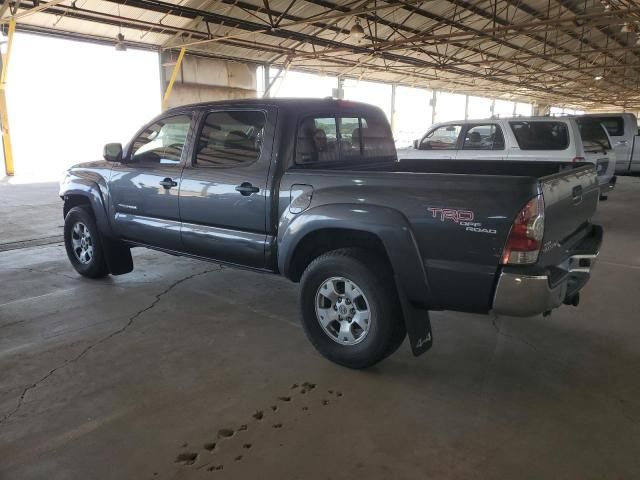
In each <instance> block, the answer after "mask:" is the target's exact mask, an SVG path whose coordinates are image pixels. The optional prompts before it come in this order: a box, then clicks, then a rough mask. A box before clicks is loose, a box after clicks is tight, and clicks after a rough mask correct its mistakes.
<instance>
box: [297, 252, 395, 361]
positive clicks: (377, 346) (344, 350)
mask: <svg viewBox="0 0 640 480" xmlns="http://www.w3.org/2000/svg"><path fill="white" fill-rule="evenodd" d="M300 307H301V309H302V322H303V326H304V329H305V332H306V333H307V336H308V337H309V340H310V341H311V343H312V344H313V345H314V346H315V348H316V349H317V350H318V351H319V352H320V353H321V354H322V355H324V356H325V357H326V358H328V359H329V360H331V361H333V362H335V363H338V364H340V365H343V366H346V367H350V368H366V367H369V366H372V365H374V364H376V363H378V362H379V361H381V360H383V359H384V358H385V357H387V356H388V355H391V354H392V353H393V352H394V351H395V350H397V348H398V347H399V346H400V344H401V343H402V341H403V340H404V337H405V336H406V331H405V327H404V323H403V321H402V310H401V307H400V302H399V301H398V295H397V292H396V288H395V284H394V282H393V274H392V272H391V269H390V268H389V267H388V265H387V264H386V262H383V261H381V260H379V259H378V258H377V257H376V256H375V255H373V254H369V253H367V252H365V251H363V250H359V249H341V250H334V251H332V252H328V253H326V254H324V255H321V256H320V257H318V258H316V259H315V260H314V261H313V262H311V264H310V265H309V266H308V267H307V269H306V270H305V272H304V274H303V276H302V279H301V289H300Z"/></svg>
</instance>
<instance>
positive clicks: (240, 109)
mask: <svg viewBox="0 0 640 480" xmlns="http://www.w3.org/2000/svg"><path fill="white" fill-rule="evenodd" d="M598 194H599V188H598V179H597V175H596V170H595V167H594V165H592V164H590V163H575V162H573V163H572V162H540V161H532V162H522V161H518V162H511V161H489V160H487V161H465V160H460V161H449V160H439V161H432V162H424V161H422V160H420V159H417V160H412V159H405V160H402V161H398V159H397V155H396V150H395V147H394V141H393V136H392V134H391V129H390V127H389V124H388V122H387V119H386V117H385V115H384V113H383V112H382V111H381V110H380V109H378V108H377V107H373V106H371V105H367V104H362V103H354V102H346V101H342V100H333V99H324V100H319V99H304V100H300V99H297V100H294V99H255V100H239V101H228V102H215V103H202V104H196V105H187V106H183V107H179V108H175V109H172V110H169V111H166V112H164V113H162V114H161V115H160V116H158V117H157V118H155V119H153V120H152V121H151V122H149V124H147V125H145V126H144V127H143V128H141V129H140V131H138V132H137V133H136V134H135V135H134V136H133V138H132V139H131V141H130V142H128V143H127V144H126V145H124V146H122V145H121V144H107V145H106V146H105V148H104V160H101V161H95V162H89V163H83V164H79V165H76V166H74V167H72V168H70V169H69V170H68V171H67V172H66V174H65V176H64V178H63V180H62V182H61V186H60V197H61V198H62V200H63V201H64V206H63V215H64V219H65V227H64V235H65V246H66V251H67V255H68V257H69V260H70V262H71V264H72V265H73V267H74V268H75V269H76V270H77V271H78V272H79V273H80V274H81V275H84V276H86V277H90V278H99V277H103V276H105V275H109V274H112V275H120V274H125V273H128V272H130V271H131V270H132V269H133V257H132V255H131V248H132V247H147V248H152V249H156V250H160V251H162V252H166V253H170V254H173V255H185V256H188V257H192V258H197V259H201V260H205V261H211V262H217V263H223V264H227V265H232V266H238V267H242V268H248V269H251V270H254V271H256V272H263V273H270V274H279V275H284V276H285V277H286V278H288V279H290V280H291V281H292V282H299V283H300V288H299V292H300V294H299V301H300V314H301V315H300V316H301V321H302V324H303V326H304V328H305V331H306V333H307V336H308V338H309V339H310V341H311V343H312V344H313V345H314V346H315V347H316V348H317V350H318V351H319V352H320V353H321V354H323V355H324V356H325V357H327V358H328V359H330V360H332V361H334V362H336V363H339V364H341V365H345V366H347V367H351V368H363V367H367V366H370V365H373V364H375V363H376V362H379V361H380V360H382V359H384V358H385V357H387V356H388V355H390V354H392V353H393V352H394V351H395V350H396V349H397V348H398V347H399V346H400V345H401V344H402V342H403V340H404V339H405V338H406V337H407V335H408V337H409V340H410V344H411V348H412V350H413V352H414V354H416V355H418V354H420V353H422V352H424V351H426V350H427V349H428V348H429V347H430V346H431V345H432V342H433V336H432V332H431V326H430V322H429V311H431V310H457V311H463V312H474V313H479V314H487V313H489V312H491V311H493V312H494V313H495V314H500V315H513V316H535V315H538V314H541V313H546V312H549V311H551V310H552V309H554V308H556V307H558V306H560V305H562V304H563V303H564V304H573V305H575V304H577V301H578V296H579V292H580V290H581V288H582V287H583V286H584V285H585V283H586V282H587V280H588V279H589V276H590V271H591V267H592V266H593V263H594V261H595V259H596V256H597V254H598V250H599V248H600V243H601V241H602V229H601V228H600V227H599V226H596V225H593V224H592V223H591V221H590V219H591V217H592V215H593V214H594V212H595V210H596V206H597V204H598ZM264 281H265V282H268V281H269V277H268V276H265V278H264ZM212 315H215V314H212Z"/></svg>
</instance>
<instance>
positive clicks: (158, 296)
mask: <svg viewBox="0 0 640 480" xmlns="http://www.w3.org/2000/svg"><path fill="white" fill-rule="evenodd" d="M222 269H223V267H222V266H218V268H212V269H210V270H204V271H202V272H198V273H193V274H191V275H188V276H186V277H183V278H181V279H179V280H176V281H175V282H173V283H172V284H171V285H169V286H168V287H167V288H165V289H164V290H163V291H162V292H160V293H158V294H156V298H155V299H154V300H153V302H151V303H150V304H149V305H147V306H146V307H145V308H143V309H142V310H138V311H137V312H136V313H134V314H133V315H131V316H130V317H129V319H128V321H127V323H125V324H124V326H122V327H120V328H119V329H117V330H115V331H113V332H111V333H110V334H109V335H106V336H104V337H102V338H100V339H99V340H97V341H96V342H94V343H92V344H90V345H88V346H87V347H85V348H84V349H83V350H82V351H81V352H80V353H79V354H77V355H76V356H75V357H73V358H70V359H69V360H66V361H65V362H64V363H62V364H61V365H58V366H57V367H55V368H54V369H52V370H50V371H49V372H48V373H47V374H46V375H44V376H43V377H41V378H40V379H38V380H36V381H35V382H33V383H32V384H30V385H28V386H27V387H25V388H24V389H23V390H22V393H21V394H20V396H19V397H18V401H17V403H16V406H15V407H14V408H13V410H11V411H10V412H8V413H7V414H5V415H4V417H2V419H0V424H2V423H4V422H6V421H7V420H9V419H10V418H11V417H13V416H14V415H15V414H16V413H18V411H19V410H20V408H21V407H22V404H23V403H24V399H25V396H26V395H27V393H29V391H31V390H33V389H34V388H37V387H38V386H39V385H40V384H42V383H43V382H44V381H46V380H47V379H48V378H49V377H51V376H52V375H53V374H55V373H56V372H58V371H59V370H62V369H63V368H65V367H67V366H68V365H70V364H72V363H74V362H77V361H78V360H80V359H81V358H82V357H84V356H85V355H86V354H87V353H88V352H89V351H90V350H91V349H93V348H95V347H97V346H98V345H100V344H102V343H104V342H106V341H107V340H109V339H111V338H113V337H115V336H116V335H120V334H121V333H124V332H126V331H127V329H128V328H129V327H131V325H133V322H135V321H136V319H137V318H138V317H140V316H141V315H142V314H143V313H145V312H148V311H149V310H151V309H152V308H154V307H155V306H156V305H157V304H158V303H159V302H160V300H161V299H162V297H164V296H165V295H167V294H168V293H169V292H170V291H171V290H173V289H174V288H175V287H177V286H178V285H180V284H181V283H184V282H186V281H187V280H191V279H192V278H195V277H199V276H201V275H205V274H207V273H210V272H218V271H220V270H222Z"/></svg>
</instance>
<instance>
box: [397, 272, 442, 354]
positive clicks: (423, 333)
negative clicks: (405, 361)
mask: <svg viewBox="0 0 640 480" xmlns="http://www.w3.org/2000/svg"><path fill="white" fill-rule="evenodd" d="M396 285H397V286H398V295H399V297H400V303H401V305H402V313H403V314H404V323H405V325H406V328H407V335H408V336H409V343H410V344H411V351H412V352H413V355H414V356H416V357H417V356H418V355H422V354H423V353H425V352H426V351H427V350H429V349H430V348H431V346H432V345H433V334H432V333H431V320H430V319H429V311H428V310H424V309H422V308H417V307H415V306H414V305H412V304H411V302H410V301H409V299H408V298H407V296H406V294H405V292H404V289H403V288H402V283H400V280H399V279H398V278H397V277H396Z"/></svg>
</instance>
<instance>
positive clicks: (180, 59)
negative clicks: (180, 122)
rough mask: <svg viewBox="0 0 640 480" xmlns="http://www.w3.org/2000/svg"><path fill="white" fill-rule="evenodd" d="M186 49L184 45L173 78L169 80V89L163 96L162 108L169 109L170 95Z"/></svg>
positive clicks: (172, 74) (172, 73)
mask: <svg viewBox="0 0 640 480" xmlns="http://www.w3.org/2000/svg"><path fill="white" fill-rule="evenodd" d="M186 51H187V49H186V48H184V47H182V48H181V49H180V54H179V55H178V60H176V64H175V65H174V66H173V72H171V79H170V80H169V85H167V91H166V92H164V97H163V98H162V110H166V109H167V105H168V104H169V97H170V96H171V90H173V84H174V83H175V81H176V77H177V76H178V71H179V70H180V64H182V59H183V57H184V54H185V52H186Z"/></svg>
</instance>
